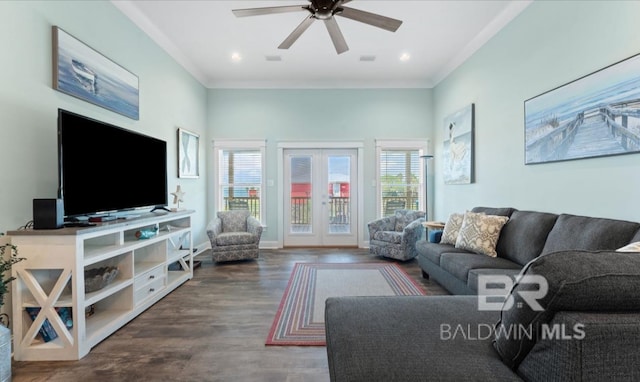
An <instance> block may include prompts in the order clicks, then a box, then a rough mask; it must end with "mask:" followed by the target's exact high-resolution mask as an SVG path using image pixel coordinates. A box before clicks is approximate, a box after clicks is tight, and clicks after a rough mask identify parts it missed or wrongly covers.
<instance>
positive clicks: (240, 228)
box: [207, 210, 262, 262]
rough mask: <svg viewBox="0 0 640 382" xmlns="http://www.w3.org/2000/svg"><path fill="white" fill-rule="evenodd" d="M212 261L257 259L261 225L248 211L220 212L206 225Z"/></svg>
mask: <svg viewBox="0 0 640 382" xmlns="http://www.w3.org/2000/svg"><path fill="white" fill-rule="evenodd" d="M207 235H208V236H209V240H210V241H211V252H212V253H213V261H215V262H223V261H235V260H248V259H257V258H258V254H259V249H258V245H259V244H260V236H262V225H260V222H259V221H258V219H256V218H254V217H253V216H251V212H249V210H235V211H220V212H218V214H217V217H216V218H215V219H213V220H212V221H211V222H209V224H208V225H207Z"/></svg>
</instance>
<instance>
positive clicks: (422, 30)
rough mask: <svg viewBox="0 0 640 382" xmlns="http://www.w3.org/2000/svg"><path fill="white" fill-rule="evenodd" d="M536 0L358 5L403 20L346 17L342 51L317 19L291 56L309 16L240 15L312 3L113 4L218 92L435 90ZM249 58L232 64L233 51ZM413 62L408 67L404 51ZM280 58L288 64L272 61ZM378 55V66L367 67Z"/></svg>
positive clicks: (356, 0)
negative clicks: (290, 40) (384, 23)
mask: <svg viewBox="0 0 640 382" xmlns="http://www.w3.org/2000/svg"><path fill="white" fill-rule="evenodd" d="M532 1H533V0H513V1H511V0H509V1H508V0H497V1H485V0H467V1H454V0H410V1H404V0H393V1H383V0H353V1H352V2H350V3H349V4H348V6H349V7H351V8H358V9H361V10H365V11H368V12H373V13H377V14H381V15H383V16H388V17H392V18H395V19H399V20H402V21H403V23H402V25H401V26H400V28H399V29H398V30H397V31H396V32H395V33H393V32H388V31H385V30H383V29H379V28H376V27H373V26H370V25H367V24H363V23H359V22H357V21H353V20H350V19H346V18H344V17H336V20H337V22H338V24H339V26H340V29H341V30H342V33H343V34H344V37H345V40H346V42H347V44H348V45H349V51H347V52H345V53H343V54H340V55H338V54H336V51H335V49H334V47H333V44H332V43H331V39H330V38H329V34H328V32H327V30H326V28H325V27H324V25H322V23H320V22H316V23H314V24H312V25H311V27H310V28H309V29H308V30H307V31H306V32H305V33H304V34H303V35H302V36H301V37H300V38H299V39H298V41H296V42H295V43H294V44H293V46H292V47H291V48H290V49H288V50H281V49H278V48H277V47H278V45H280V43H281V42H282V41H283V40H284V39H285V38H286V37H287V36H288V35H289V33H291V32H292V31H293V29H294V28H295V27H297V26H298V25H299V24H300V22H302V20H303V19H304V18H305V16H306V15H307V14H306V13H305V12H296V13H283V14H272V15H262V16H252V17H242V18H238V17H235V16H234V15H233V13H232V12H231V10H232V9H242V8H259V7H270V6H281V5H298V4H300V5H302V4H308V2H307V1H306V0H281V1H263V0H248V1H246V0H242V1H238V0H236V1H223V0H208V1H207V0H196V1H189V0H182V1H180V0H144V1H141V0H138V1H135V0H112V3H113V4H114V5H115V6H116V7H117V8H118V9H120V10H121V11H122V12H123V13H124V14H125V15H126V16H127V17H129V18H130V19H131V20H132V21H133V22H134V23H135V24H137V25H138V26H139V27H140V28H141V29H142V30H143V31H144V32H145V33H147V34H148V35H149V36H150V37H151V38H152V39H153V40H154V41H155V42H156V43H157V44H158V45H160V46H161V47H162V48H163V49H165V50H166V51H167V52H168V53H169V54H170V55H171V56H172V57H174V58H175V59H176V61H178V62H179V63H180V64H181V65H182V66H183V67H184V68H185V69H186V70H188V71H189V72H190V73H191V74H192V75H193V76H194V77H195V78H196V79H198V81H200V82H201V83H202V84H203V85H204V86H206V87H208V88H429V87H433V86H435V85H436V84H438V82H440V81H441V80H442V79H443V78H445V77H446V76H447V75H448V74H449V73H451V71H453V70H454V69H455V68H456V67H457V66H458V65H460V64H461V63H462V62H464V61H465V60H466V59H467V58H468V57H469V56H471V55H472V54H473V53H474V52H475V51H476V50H477V49H478V48H480V47H481V46H482V45H483V44H484V43H485V42H486V41H488V40H489V39H490V38H491V37H492V36H493V35H494V34H495V33H497V32H498V31H499V30H500V29H502V28H503V27H504V26H505V25H506V24H507V23H509V22H510V21H511V20H512V19H513V18H514V17H515V16H517V15H518V14H519V13H520V12H522V10H524V9H525V8H526V7H527V6H528V5H529V4H531V2H532ZM234 53H237V54H238V55H240V57H241V60H240V61H237V62H235V61H234V60H232V58H231V56H232V54H234ZM403 53H406V54H409V55H410V56H411V58H410V60H408V61H404V62H403V61H401V60H400V59H399V58H400V56H401V55H402V54H403ZM267 56H280V57H281V61H275V62H274V61H267V59H266V57H267ZM362 56H375V57H376V59H375V61H373V62H363V61H360V59H361V57H362Z"/></svg>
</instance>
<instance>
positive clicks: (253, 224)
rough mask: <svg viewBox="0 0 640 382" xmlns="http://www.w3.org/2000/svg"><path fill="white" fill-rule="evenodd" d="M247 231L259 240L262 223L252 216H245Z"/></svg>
mask: <svg viewBox="0 0 640 382" xmlns="http://www.w3.org/2000/svg"><path fill="white" fill-rule="evenodd" d="M247 232H249V233H251V234H252V235H254V236H256V237H257V238H258V241H260V236H262V224H260V221H259V220H258V219H256V218H255V217H253V216H249V217H248V218H247Z"/></svg>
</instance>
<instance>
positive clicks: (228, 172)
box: [218, 149, 263, 220]
mask: <svg viewBox="0 0 640 382" xmlns="http://www.w3.org/2000/svg"><path fill="white" fill-rule="evenodd" d="M218 177H219V179H218V186H219V195H220V196H221V198H220V199H219V200H220V205H219V206H218V210H219V211H228V210H234V209H248V210H250V211H251V214H252V215H253V216H254V217H256V218H257V219H258V220H261V206H262V194H263V192H262V191H263V190H262V152H261V151H260V150H251V149H242V150H231V149H221V150H219V151H218Z"/></svg>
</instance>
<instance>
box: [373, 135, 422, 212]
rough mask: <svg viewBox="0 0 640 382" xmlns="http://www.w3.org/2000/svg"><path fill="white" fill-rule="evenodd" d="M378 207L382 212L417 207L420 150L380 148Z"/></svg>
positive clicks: (419, 186) (419, 185) (418, 199)
mask: <svg viewBox="0 0 640 382" xmlns="http://www.w3.org/2000/svg"><path fill="white" fill-rule="evenodd" d="M379 164H380V166H379V168H380V174H379V182H380V183H379V186H380V187H379V190H380V195H379V207H380V209H379V210H380V211H382V216H389V215H393V213H394V211H395V210H396V209H411V210H419V209H420V208H419V206H420V190H421V189H422V187H421V184H420V182H421V178H422V177H421V169H422V167H421V162H420V152H419V150H418V149H415V150H400V149H397V150H386V149H384V148H383V149H382V150H381V151H380V158H379Z"/></svg>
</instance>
